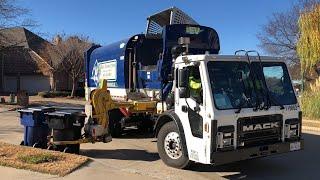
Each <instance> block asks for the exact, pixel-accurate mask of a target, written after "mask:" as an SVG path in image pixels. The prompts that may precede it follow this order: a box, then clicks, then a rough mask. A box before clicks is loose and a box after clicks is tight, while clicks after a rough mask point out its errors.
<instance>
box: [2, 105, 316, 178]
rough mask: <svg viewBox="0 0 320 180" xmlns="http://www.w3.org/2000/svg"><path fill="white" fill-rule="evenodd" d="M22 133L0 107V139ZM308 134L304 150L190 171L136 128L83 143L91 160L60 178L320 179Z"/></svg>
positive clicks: (14, 173)
mask: <svg viewBox="0 0 320 180" xmlns="http://www.w3.org/2000/svg"><path fill="white" fill-rule="evenodd" d="M22 135H23V128H22V126H21V125H20V124H19V119H18V113H16V112H6V111H5V109H0V141H4V142H9V143H13V144H19V143H20V141H21V140H22ZM304 138H305V150H303V151H299V152H294V153H289V154H283V155H276V156H273V157H267V158H262V159H256V160H250V161H242V162H238V163H233V164H229V165H224V166H218V167H212V166H206V165H200V164H197V165H194V166H193V167H191V168H190V169H189V170H178V169H174V168H170V167H167V166H165V165H164V164H163V163H162V161H161V159H160V158H159V156H158V154H157V148H156V140H155V139H154V138H151V137H150V136H149V137H148V135H145V134H140V133H139V132H137V131H136V130H134V129H132V130H129V131H128V132H127V134H125V135H124V137H122V138H118V139H113V141H112V142H111V143H107V144H103V143H95V144H83V145H81V154H82V155H85V156H89V157H91V158H92V161H91V162H89V163H87V164H86V165H85V166H84V167H82V168H80V169H79V170H77V171H75V172H73V173H71V174H69V175H67V176H65V177H63V178H62V179H89V178H90V179H96V180H98V179H174V180H178V179H184V180H185V179H223V178H227V179H242V178H248V179H302V178H305V179H319V177H320V171H319V165H318V164H319V162H320V156H319V152H320V133H317V132H304ZM0 174H1V175H2V177H3V176H5V177H4V179H55V178H59V177H57V176H52V175H46V174H40V173H35V172H30V171H25V170H17V169H13V168H6V167H0ZM1 179H2V178H1Z"/></svg>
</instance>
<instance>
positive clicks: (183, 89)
mask: <svg viewBox="0 0 320 180" xmlns="http://www.w3.org/2000/svg"><path fill="white" fill-rule="evenodd" d="M189 74H190V72H189V69H187V68H183V69H180V70H179V76H178V77H179V79H178V87H179V96H180V98H188V97H190V90H189Z"/></svg>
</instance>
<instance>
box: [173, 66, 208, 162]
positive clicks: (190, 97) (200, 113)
mask: <svg viewBox="0 0 320 180" xmlns="http://www.w3.org/2000/svg"><path fill="white" fill-rule="evenodd" d="M201 71H202V69H201V66H188V67H184V68H180V69H177V70H176V73H177V74H176V77H177V79H178V83H177V86H176V87H177V88H176V92H175V93H176V94H175V97H177V98H175V112H176V114H177V115H178V116H179V118H180V120H181V123H182V125H183V128H184V134H185V138H186V144H187V148H188V155H189V159H190V160H193V161H196V162H201V163H206V161H207V158H206V147H207V146H206V141H207V139H206V138H205V137H204V131H203V128H204V123H205V122H206V121H207V120H206V119H205V118H206V116H205V114H206V113H205V105H204V102H205V101H204V99H205V93H204V92H205V86H204V82H203V81H202V79H203V78H202V76H203V75H201V73H200V72H201ZM186 72H187V73H186ZM202 72H204V71H202ZM185 74H188V75H185ZM182 76H184V77H182ZM182 79H184V80H182ZM181 81H185V82H184V84H183V82H181ZM182 86H184V87H182Z"/></svg>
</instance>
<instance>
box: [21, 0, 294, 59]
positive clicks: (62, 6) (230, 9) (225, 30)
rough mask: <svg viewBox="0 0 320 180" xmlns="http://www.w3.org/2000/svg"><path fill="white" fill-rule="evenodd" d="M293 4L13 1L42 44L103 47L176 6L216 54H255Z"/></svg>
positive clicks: (259, 0) (284, 0) (250, 0)
mask: <svg viewBox="0 0 320 180" xmlns="http://www.w3.org/2000/svg"><path fill="white" fill-rule="evenodd" d="M296 1H297V0H223V1H222V0H220V1H218V0H113V1H111V0H90V1H89V0H18V1H17V3H18V4H19V5H20V6H22V7H25V8H28V9H30V10H31V15H30V16H31V18H32V19H33V20H35V21H37V23H38V24H39V26H38V27H37V28H36V29H34V31H36V32H40V33H41V34H44V35H45V38H49V37H52V36H54V35H55V34H57V33H65V34H69V35H72V34H80V35H85V36H89V38H90V39H91V40H92V41H94V42H95V43H98V44H101V45H107V44H109V43H112V42H115V41H119V40H122V39H125V38H129V37H131V36H133V35H135V34H138V33H142V32H145V29H146V24H147V21H146V18H147V17H148V16H150V15H152V14H154V13H156V12H159V11H161V10H164V9H166V8H169V7H172V6H176V7H178V8H180V9H181V10H183V11H184V12H186V13H187V14H188V15H189V16H191V17H192V18H193V19H194V20H196V21H197V22H198V23H199V24H200V25H203V26H209V27H212V28H214V29H215V30H216V31H217V32H218V34H219V37H220V43H221V51H220V52H221V54H233V53H234V51H236V50H239V49H246V50H258V51H260V52H261V54H264V55H266V53H265V52H263V51H262V50H261V49H260V48H259V46H258V44H259V41H258V39H257V38H256V35H257V33H258V32H259V31H260V30H261V28H262V26H263V25H264V24H266V23H267V22H268V19H270V18H271V17H272V14H273V13H276V12H283V11H287V10H288V9H289V8H290V7H291V6H292V4H293V3H295V2H296Z"/></svg>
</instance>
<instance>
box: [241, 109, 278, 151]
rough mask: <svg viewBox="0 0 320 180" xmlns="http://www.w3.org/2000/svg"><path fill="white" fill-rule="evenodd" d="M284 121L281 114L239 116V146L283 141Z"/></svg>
mask: <svg viewBox="0 0 320 180" xmlns="http://www.w3.org/2000/svg"><path fill="white" fill-rule="evenodd" d="M282 121H283V120H282V115H280V114H275V115H267V116H257V117H245V118H239V119H238V146H239V148H241V147H252V146H259V145H268V144H273V143H276V142H279V141H281V136H282Z"/></svg>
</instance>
